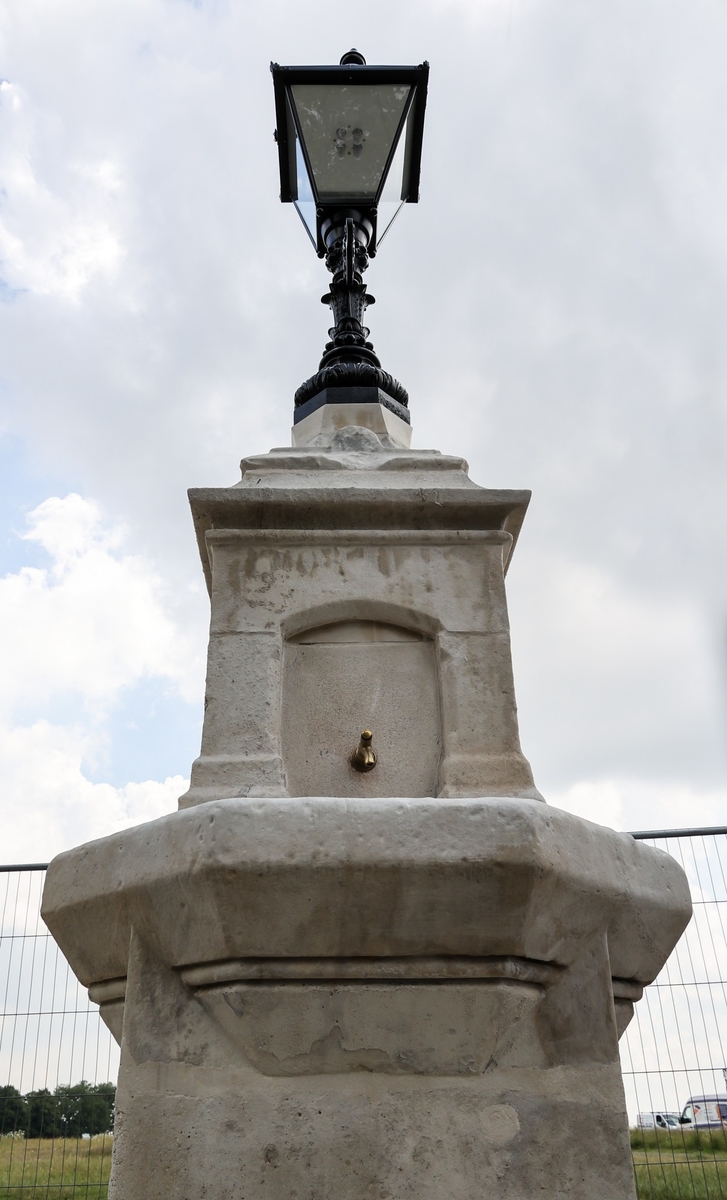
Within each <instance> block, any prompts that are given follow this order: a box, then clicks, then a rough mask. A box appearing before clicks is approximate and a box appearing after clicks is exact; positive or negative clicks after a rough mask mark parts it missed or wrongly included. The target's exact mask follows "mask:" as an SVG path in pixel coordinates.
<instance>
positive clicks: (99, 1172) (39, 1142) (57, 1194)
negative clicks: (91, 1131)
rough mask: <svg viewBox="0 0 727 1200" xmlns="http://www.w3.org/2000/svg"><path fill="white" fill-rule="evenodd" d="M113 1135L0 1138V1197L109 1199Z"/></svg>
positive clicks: (14, 1199)
mask: <svg viewBox="0 0 727 1200" xmlns="http://www.w3.org/2000/svg"><path fill="white" fill-rule="evenodd" d="M112 1144H113V1138H112V1137H111V1136H110V1135H109V1134H100V1135H99V1136H98V1137H94V1138H57V1139H55V1140H51V1139H50V1138H41V1139H36V1140H31V1139H28V1140H27V1141H26V1139H25V1138H19V1137H0V1200H41V1197H43V1200H46V1197H47V1200H106V1193H107V1184H108V1179H109V1171H110V1170H111V1146H112Z"/></svg>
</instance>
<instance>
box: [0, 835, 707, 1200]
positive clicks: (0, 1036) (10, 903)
mask: <svg viewBox="0 0 727 1200" xmlns="http://www.w3.org/2000/svg"><path fill="white" fill-rule="evenodd" d="M635 836H636V837H638V838H639V839H641V840H646V841H648V842H649V843H650V844H651V845H654V846H658V847H659V848H660V849H662V850H665V851H666V852H667V853H669V854H672V855H673V856H674V857H675V858H676V859H677V860H678V862H680V863H681V865H682V866H683V867H684V870H685V871H686V873H687V876H688V878H689V883H690V887H691V891H692V899H693V902H694V917H693V918H692V921H691V923H690V924H689V926H688V928H687V930H686V931H685V933H684V934H683V936H682V938H681V940H680V942H679V944H678V946H677V947H676V949H675V950H674V953H673V954H672V955H671V958H670V959H669V961H668V962H667V964H666V966H665V967H664V970H663V971H662V973H661V975H660V976H659V978H658V979H657V980H656V981H655V982H654V983H653V984H651V986H650V987H648V988H646V989H645V991H644V996H643V999H642V1000H641V1001H640V1002H639V1003H638V1004H637V1005H636V1008H635V1015H634V1019H633V1021H632V1022H631V1024H630V1025H629V1027H628V1029H627V1031H626V1033H625V1035H624V1037H623V1038H622V1040H621V1062H622V1069H623V1078H624V1088H625V1093H626V1103H627V1108H628V1113H629V1122H630V1124H631V1144H632V1148H633V1155H634V1169H635V1174H636V1184H637V1192H638V1196H639V1200H727V828H725V829H720V830H681V831H668V830H667V831H661V832H658V833H656V832H652V833H644V834H641V833H640V834H636V835H635ZM44 880H45V866H44V865H43V864H34V865H32V864H31V865H30V866H27V867H0V1003H1V1008H0V1200H10V1198H13V1200H31V1198H32V1200H40V1197H41V1196H42V1197H44V1198H46V1200H76V1198H78V1200H80V1198H84V1200H106V1196H107V1190H108V1177H109V1170H110V1165H111V1145H112V1137H113V1132H112V1131H113V1110H114V1097H115V1080H116V1076H117V1073H118V1062H119V1055H118V1047H117V1045H116V1042H115V1041H114V1039H113V1037H112V1036H111V1034H110V1033H109V1031H108V1030H107V1028H106V1026H105V1025H104V1023H103V1022H102V1021H101V1018H100V1015H99V1010H98V1007H97V1005H95V1004H92V1003H91V1001H90V1000H89V999H88V997H87V994H86V989H85V988H83V987H81V986H80V984H79V983H78V982H77V980H76V979H75V976H74V975H73V973H72V971H71V969H70V967H69V965H68V963H67V962H66V960H65V958H64V957H63V955H62V954H61V952H60V950H59V949H58V947H57V946H56V944H55V942H54V941H53V939H52V937H51V936H50V934H49V933H48V931H47V929H46V927H45V925H44V924H43V922H42V920H41V917H40V900H41V895H42V891H43V883H44ZM682 1114H684V1115H686V1116H690V1117H691V1123H689V1124H683V1123H680V1118H681V1117H682Z"/></svg>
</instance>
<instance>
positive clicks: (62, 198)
mask: <svg viewBox="0 0 727 1200" xmlns="http://www.w3.org/2000/svg"><path fill="white" fill-rule="evenodd" d="M363 14H365V22H364V21H363ZM352 45H355V46H357V47H358V48H359V49H361V50H362V51H363V53H364V54H365V55H366V57H367V59H368V61H369V62H370V63H400V62H404V63H417V62H420V61H422V60H423V59H428V60H429V62H430V64H431V81H430V93H429V108H428V114H427V123H426V129H425V141H424V155H423V166H422V180H421V203H420V204H419V205H418V206H413V205H410V206H407V208H406V209H405V210H404V212H403V213H402V214H401V216H400V217H399V220H398V222H397V224H396V225H395V226H394V228H393V230H392V231H391V233H390V235H389V237H388V238H387V240H386V241H385V242H384V244H383V246H382V249H381V252H380V254H379V256H378V257H377V258H376V260H375V262H374V263H373V264H372V266H371V269H370V271H369V279H368V282H369V284H370V286H371V290H372V291H373V292H374V293H375V295H376V297H377V300H378V303H377V305H376V308H375V309H374V310H372V312H371V314H370V323H371V328H372V336H373V340H374V342H375V345H376V347H377V350H378V351H379V354H380V356H381V358H382V361H383V364H384V367H385V368H386V369H387V370H390V371H391V372H392V373H393V374H395V375H396V376H397V377H398V378H399V379H401V381H402V382H403V383H404V384H405V386H406V387H407V388H408V390H409V393H410V399H411V411H412V420H413V425H414V441H415V444H416V445H418V446H427V447H429V446H434V447H437V448H439V449H441V450H444V451H448V452H452V453H457V454H464V455H465V456H466V457H467V459H468V460H469V462H470V466H471V474H472V477H473V479H475V481H477V482H478V483H480V484H484V485H486V486H497V487H514V488H521V487H527V488H532V490H533V499H532V502H531V506H530V510H529V513H528V516H527V520H526V523H525V527H524V530H523V534H522V537H521V540H520V543H519V545H518V549H517V553H516V555H515V558H514V562H513V565H512V568H511V571H510V573H509V576H508V583H509V597H510V609H511V620H512V633H513V654H514V662H515V673H516V674H515V678H516V687H517V692H518V700H519V706H520V718H521V734H522V742H523V748H524V751H525V753H526V755H527V756H528V757H529V758H530V761H531V763H532V766H533V770H534V773H535V779H536V782H537V783H538V785H539V787H540V789H541V791H542V792H543V794H544V795H545V797H546V799H547V800H548V801H549V802H550V803H552V804H557V805H561V806H563V807H566V808H569V809H571V810H572V811H576V812H579V813H580V814H582V815H584V816H588V817H591V818H592V819H594V820H597V821H601V822H603V823H605V824H612V825H615V826H616V827H618V828H624V829H643V828H663V827H670V826H682V825H694V824H697V823H705V824H722V823H724V822H725V821H726V820H727V806H726V805H725V800H727V755H726V753H725V743H726V740H727V739H726V737H725V734H726V731H727V703H726V696H725V691H726V688H727V658H726V647H727V572H726V570H725V551H724V531H725V507H726V506H725V501H726V499H727V495H726V493H727V473H726V472H725V440H726V436H725V434H726V424H727V411H726V400H725V390H726V386H727V339H726V338H725V320H726V318H727V215H726V214H727V141H726V139H725V134H724V130H725V126H726V125H727V72H726V71H725V68H724V48H725V45H727V7H726V6H725V4H724V2H723V0H720V2H717V0H688V2H687V0H658V2H657V0H640V2H639V3H638V4H634V3H633V0H629V2H628V3H627V2H626V0H609V3H607V4H593V3H584V2H583V0H572V2H571V0H533V2H531V0H416V2H407V0H386V2H385V3H384V2H383V0H369V2H368V3H367V5H366V6H365V7H363V8H362V6H361V4H360V2H358V0H357V2H356V3H352V2H349V0H337V3H336V4H331V3H330V2H327V3H325V4H324V3H321V2H320V0H308V2H307V3H305V4H301V3H300V2H299V0H264V2H257V0H244V2H243V0H199V2H197V3H189V2H186V0H62V3H59V2H58V0H0V77H1V78H2V84H1V85H0V276H1V278H0V301H1V304H0V343H1V344H0V463H1V464H2V483H1V485H0V550H1V552H2V569H1V571H0V574H1V575H2V578H1V579H0V659H1V660H2V663H3V668H2V675H1V676H0V779H1V780H2V800H1V801H0V803H2V806H3V821H2V830H3V840H2V851H1V852H0V859H2V860H3V861H5V862H10V861H43V860H45V859H46V858H48V857H50V856H51V855H53V854H54V853H56V852H57V851H58V850H60V849H62V848H64V847H67V846H70V845H73V844H75V843H77V842H79V841H82V840H86V839H88V838H90V837H95V836H100V835H102V834H105V833H108V832H111V831H112V830H113V829H115V828H118V827H120V826H123V825H126V824H132V823H135V822H137V821H140V820H143V819H146V818H149V817H154V816H157V815H159V814H161V813H162V812H167V811H171V810H172V809H174V808H175V807H176V801H177V797H178V795H179V794H180V793H181V792H182V791H183V790H184V787H185V782H184V781H185V779H186V777H187V776H188V773H189V767H190V763H191V760H192V759H193V758H194V757H195V755H196V754H197V752H198V749H199V734H200V722H201V711H202V695H203V684H204V658H205V651H206V641H207V621H208V601H207V596H206V592H205V590H204V587H203V582H202V574H201V569H200V564H199V560H198V557H197V551H196V546H195V541H194V537H193V531H192V522H191V519H190V515H189V510H188V505H187V500H186V495H185V491H186V488H187V487H189V486H200V485H221V484H227V483H232V482H235V481H236V479H237V478H238V477H239V470H238V463H239V459H240V458H241V457H242V456H243V455H247V454H251V453H259V452H261V451H264V450H267V449H269V448H270V447H271V446H276V445H285V444H286V443H288V442H289V436H290V435H289V428H290V422H291V411H292V399H293V393H294V391H295V389H296V387H297V386H298V384H299V383H300V382H301V381H302V380H303V379H304V378H306V377H307V376H308V375H310V374H311V373H312V372H313V371H314V370H315V369H316V367H317V363H318V358H319V356H320V353H321V350H322V347H323V343H324V341H325V335H326V327H327V324H328V320H327V313H326V311H325V310H324V309H323V308H322V306H321V305H320V303H319V297H320V296H321V294H322V290H323V289H325V287H326V286H327V275H326V272H325V268H324V266H323V264H322V263H320V262H319V261H318V259H317V258H316V257H315V255H314V253H313V251H312V249H311V247H310V244H309V242H308V240H307V237H306V235H305V233H304V231H303V228H302V226H301V225H300V222H299V219H298V217H297V215H296V213H295V211H294V210H293V209H292V207H291V206H288V205H286V206H283V205H281V204H279V202H278V181H277V161H276V153H275V146H274V143H273V138H272V132H273V127H274V114H273V101H272V86H271V80H270V74H269V62H270V60H271V59H275V60H276V61H278V62H281V63H290V64H295V63H311V62H313V63H315V62H326V63H328V62H337V61H338V59H339V58H340V56H341V54H342V53H343V52H344V51H345V50H347V49H348V48H349V47H350V46H352Z"/></svg>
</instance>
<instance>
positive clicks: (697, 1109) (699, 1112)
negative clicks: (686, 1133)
mask: <svg viewBox="0 0 727 1200" xmlns="http://www.w3.org/2000/svg"><path fill="white" fill-rule="evenodd" d="M679 1124H680V1125H681V1126H682V1128H683V1129H690V1128H691V1129H724V1128H725V1127H727V1096H690V1097H689V1099H688V1100H687V1103H686V1104H685V1106H684V1112H683V1113H682V1115H681V1117H680V1118H679Z"/></svg>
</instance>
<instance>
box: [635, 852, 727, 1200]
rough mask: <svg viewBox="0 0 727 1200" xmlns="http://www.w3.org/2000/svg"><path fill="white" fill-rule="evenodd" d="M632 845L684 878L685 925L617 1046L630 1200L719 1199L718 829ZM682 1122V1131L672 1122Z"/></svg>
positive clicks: (726, 1045)
mask: <svg viewBox="0 0 727 1200" xmlns="http://www.w3.org/2000/svg"><path fill="white" fill-rule="evenodd" d="M635 836H636V837H638V838H640V839H642V840H645V841H648V842H649V844H651V845H653V846H658V847H659V848H660V849H662V850H666V851H667V852H668V853H669V854H672V855H673V856H674V858H676V859H677V861H678V862H679V863H681V865H682V867H683V868H684V870H685V871H686V873H687V877H688V879H689V884H690V887H691V892H692V900H693V903H694V916H693V918H692V920H691V922H690V923H689V925H688V927H687V929H686V931H685V933H684V934H683V936H682V938H681V940H680V941H679V944H678V945H677V947H676V949H675V950H674V952H673V954H672V955H671V957H670V958H669V961H668V962H667V964H666V966H665V967H664V970H663V971H662V972H661V974H660V975H659V977H658V978H657V979H656V980H655V982H654V983H652V984H651V986H650V987H648V988H646V989H645V991H644V996H643V999H642V1000H641V1001H640V1002H639V1003H638V1004H637V1005H636V1010H635V1014H634V1019H633V1021H632V1022H631V1024H630V1025H629V1027H628V1029H627V1031H626V1033H625V1035H624V1037H623V1038H622V1041H621V1064H622V1069H623V1077H624V1088H625V1092H626V1102H627V1106H628V1111H629V1120H630V1123H631V1126H632V1133H631V1145H632V1148H633V1155H634V1166H635V1171H636V1183H637V1190H638V1195H639V1197H640V1200H641V1198H644V1200H672V1198H674V1200H703V1198H706V1200H722V1197H725V1198H727V1142H726V1140H725V1139H726V1132H727V1082H726V1077H725V1068H727V1024H726V1018H727V982H726V981H727V829H719V830H704V829H702V830H698V829H695V830H681V831H679V830H666V831H661V832H652V833H645V834H636V835H635ZM682 1113H685V1115H688V1116H690V1117H691V1118H692V1119H691V1123H690V1124H684V1125H682V1124H679V1117H680V1116H681V1115H682Z"/></svg>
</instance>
